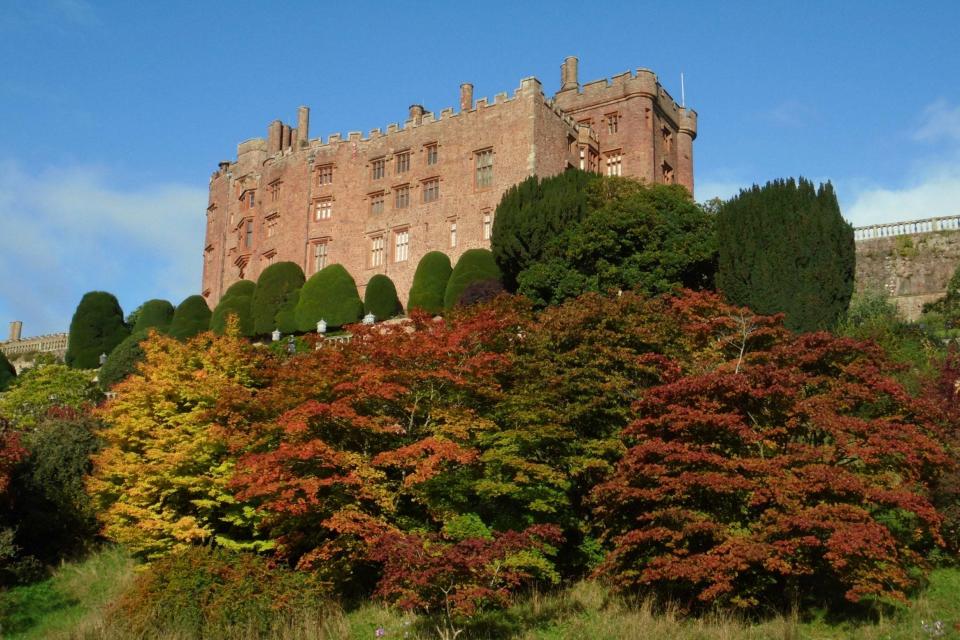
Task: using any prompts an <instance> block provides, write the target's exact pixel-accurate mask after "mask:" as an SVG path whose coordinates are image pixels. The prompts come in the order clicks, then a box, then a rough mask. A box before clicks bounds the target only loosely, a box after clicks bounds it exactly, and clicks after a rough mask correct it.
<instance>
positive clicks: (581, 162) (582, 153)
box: [580, 149, 587, 171]
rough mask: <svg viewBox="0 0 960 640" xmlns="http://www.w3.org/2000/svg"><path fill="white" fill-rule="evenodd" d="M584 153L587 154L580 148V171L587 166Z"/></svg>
mask: <svg viewBox="0 0 960 640" xmlns="http://www.w3.org/2000/svg"><path fill="white" fill-rule="evenodd" d="M586 155H587V152H586V151H584V150H583V149H580V171H583V170H584V169H586V168H587V161H586Z"/></svg>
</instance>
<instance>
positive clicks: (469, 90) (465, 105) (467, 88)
mask: <svg viewBox="0 0 960 640" xmlns="http://www.w3.org/2000/svg"><path fill="white" fill-rule="evenodd" d="M472 109H473V85H472V84H470V83H469V82H464V83H463V84H461V85H460V111H470V110H472Z"/></svg>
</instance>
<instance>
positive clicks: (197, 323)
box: [167, 295, 213, 340]
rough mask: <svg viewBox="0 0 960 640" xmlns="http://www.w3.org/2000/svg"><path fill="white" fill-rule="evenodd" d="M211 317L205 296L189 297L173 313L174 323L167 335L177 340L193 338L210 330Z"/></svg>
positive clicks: (171, 324)
mask: <svg viewBox="0 0 960 640" xmlns="http://www.w3.org/2000/svg"><path fill="white" fill-rule="evenodd" d="M211 315H213V314H212V313H211V312H210V306H209V305H207V301H206V300H205V299H204V297H203V296H198V295H193V296H189V297H188V298H186V299H185V300H184V301H183V302H181V303H180V304H179V305H178V306H177V309H176V311H174V312H173V321H172V322H171V323H170V328H169V329H167V334H168V335H169V336H170V337H172V338H176V339H177V340H187V339H189V338H192V337H193V336H195V335H197V334H199V333H203V332H204V331H206V330H207V329H208V328H210V316H211Z"/></svg>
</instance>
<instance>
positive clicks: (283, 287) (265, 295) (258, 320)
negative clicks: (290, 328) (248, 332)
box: [250, 262, 305, 335]
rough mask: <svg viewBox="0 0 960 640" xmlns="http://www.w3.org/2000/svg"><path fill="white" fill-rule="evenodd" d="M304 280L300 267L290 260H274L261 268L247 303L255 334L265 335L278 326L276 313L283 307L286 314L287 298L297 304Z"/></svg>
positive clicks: (288, 304)
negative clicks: (250, 298)
mask: <svg viewBox="0 0 960 640" xmlns="http://www.w3.org/2000/svg"><path fill="white" fill-rule="evenodd" d="M304 281H305V278H304V276H303V270H302V269H301V268H300V265H298V264H296V263H293V262H277V263H276V264H272V265H270V266H269V267H267V268H266V269H264V270H263V272H262V273H261V274H260V278H259V279H258V280H257V286H256V289H255V290H254V292H253V298H252V301H251V307H250V308H251V313H252V315H253V332H254V334H256V335H266V334H268V333H270V332H271V331H273V330H274V329H278V328H279V325H278V319H277V315H278V314H279V313H280V312H281V311H284V310H285V311H287V315H288V316H289V309H290V307H291V304H290V302H291V300H292V301H293V306H294V307H295V306H296V303H297V299H298V292H299V290H300V288H301V287H302V286H303V283H304ZM285 319H288V318H285ZM281 331H283V329H281Z"/></svg>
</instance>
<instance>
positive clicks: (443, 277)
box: [407, 251, 453, 314]
mask: <svg viewBox="0 0 960 640" xmlns="http://www.w3.org/2000/svg"><path fill="white" fill-rule="evenodd" d="M451 273H453V267H451V266H450V258H449V256H447V254H445V253H441V252H440V251H431V252H429V253H427V254H426V255H424V256H423V257H422V258H420V263H419V264H417V271H416V273H414V274H413V285H412V286H411V287H410V297H409V299H408V300H407V310H408V311H413V310H414V309H420V310H422V311H426V312H427V313H434V314H436V313H441V312H442V311H443V295H444V293H445V292H446V290H447V281H448V280H450V274H451Z"/></svg>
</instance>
